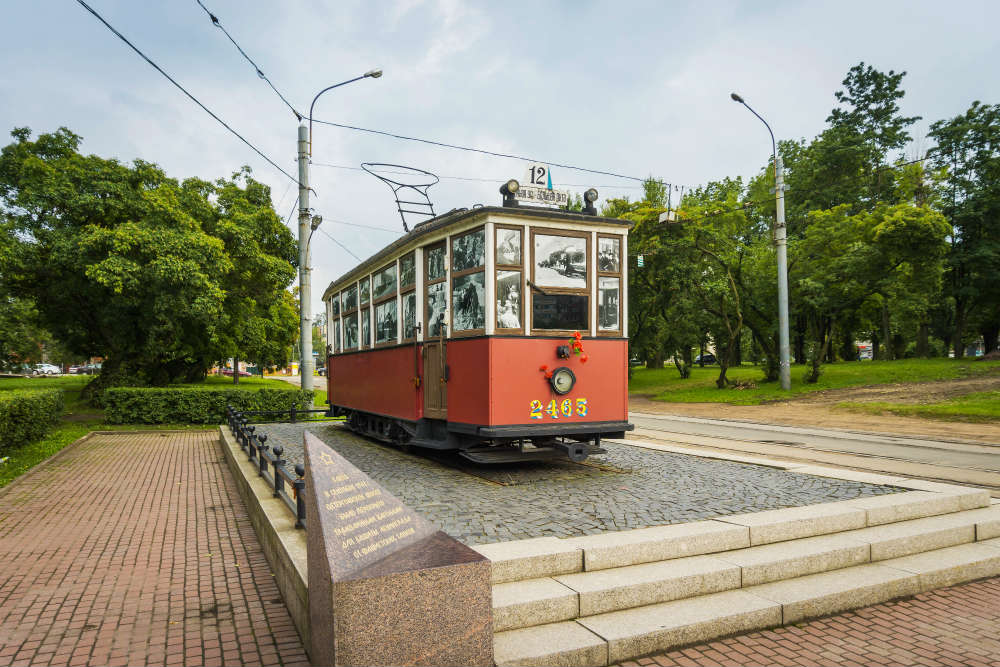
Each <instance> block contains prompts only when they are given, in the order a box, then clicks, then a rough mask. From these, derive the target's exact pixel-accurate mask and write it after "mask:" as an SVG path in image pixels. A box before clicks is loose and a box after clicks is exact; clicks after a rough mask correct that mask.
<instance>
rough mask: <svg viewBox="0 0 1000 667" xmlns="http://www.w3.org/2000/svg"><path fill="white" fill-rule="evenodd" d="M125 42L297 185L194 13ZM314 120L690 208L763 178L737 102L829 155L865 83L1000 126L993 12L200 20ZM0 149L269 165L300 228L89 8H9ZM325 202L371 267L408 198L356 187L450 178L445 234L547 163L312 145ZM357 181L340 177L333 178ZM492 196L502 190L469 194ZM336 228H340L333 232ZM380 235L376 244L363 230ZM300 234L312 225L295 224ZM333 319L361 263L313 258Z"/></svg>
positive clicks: (109, 3) (874, 8) (318, 141)
mask: <svg viewBox="0 0 1000 667" xmlns="http://www.w3.org/2000/svg"><path fill="white" fill-rule="evenodd" d="M89 1H90V4H91V5H92V6H93V7H94V9H95V10H97V11H98V12H99V13H101V14H102V15H103V16H104V17H105V19H106V20H108V21H109V22H110V23H111V24H112V25H113V26H115V27H116V28H117V29H118V30H119V31H121V32H122V33H123V34H124V35H125V36H126V37H128V38H129V39H130V40H131V41H132V42H133V43H134V44H135V45H136V46H137V47H138V48H140V49H141V50H143V51H144V52H145V53H146V55H148V56H149V57H150V58H151V59H153V60H154V61H155V62H157V63H158V64H159V65H160V66H161V67H162V68H163V69H164V70H165V71H166V72H167V73H169V74H170V75H172V76H173V77H174V78H175V79H176V80H177V81H178V82H180V83H181V84H182V85H183V86H185V87H186V88H187V89H188V90H189V91H190V92H191V93H192V94H193V95H195V96H196V97H197V98H198V99H200V100H201V101H202V102H203V103H204V104H205V105H206V106H207V107H208V108H210V109H211V110H212V111H214V112H215V113H216V114H218V115H219V116H220V117H222V118H223V119H224V120H226V121H227V122H228V123H229V124H230V125H231V126H232V127H233V128H235V129H236V130H237V131H238V132H240V133H241V134H243V136H245V137H246V138H247V139H248V140H249V141H250V142H251V143H253V144H254V145H256V146H257V147H258V148H259V149H260V150H261V151H262V152H263V153H265V154H266V155H268V156H269V157H270V158H271V159H273V160H274V161H275V162H277V163H278V164H280V165H281V166H282V167H283V168H285V169H286V170H287V171H288V172H289V173H292V174H295V173H296V163H295V137H296V120H295V118H294V116H293V115H292V113H291V112H290V111H289V110H288V108H287V107H286V106H285V105H284V103H283V102H282V101H281V100H280V99H279V98H278V97H277V95H275V94H274V93H273V92H272V91H271V89H270V88H269V87H268V86H267V84H266V83H265V82H264V81H262V80H260V79H258V78H257V76H256V75H255V73H254V72H253V70H252V68H251V66H250V65H249V64H248V63H247V62H246V61H245V60H243V58H242V56H240V54H239V52H238V51H237V50H236V49H235V48H234V47H233V45H232V44H231V43H230V42H229V40H228V39H227V38H226V36H225V35H224V34H223V33H222V31H221V30H219V29H218V28H216V27H214V26H213V25H212V24H211V22H210V20H209V18H208V16H207V15H206V13H205V11H204V10H203V9H202V8H201V7H199V6H198V3H197V2H196V0H171V1H170V2H163V1H161V2H151V1H144V2H135V1H131V2H129V1H125V0H119V1H113V0H89ZM202 2H204V4H205V5H206V6H207V7H208V8H209V9H210V10H211V11H212V12H213V13H214V14H216V15H217V16H218V18H219V20H220V22H221V23H222V25H223V26H225V28H226V29H227V30H228V31H229V32H230V33H231V34H232V35H233V37H234V38H235V39H236V40H237V41H238V42H239V43H240V45H241V46H242V47H243V48H244V50H245V51H246V52H247V54H248V55H249V56H250V57H251V58H253V59H254V60H255V61H256V63H257V64H258V65H259V66H260V67H261V69H262V70H263V71H264V73H265V74H267V75H268V77H269V78H270V79H271V81H272V82H273V83H274V85H275V86H276V87H277V88H278V90H280V91H281V92H282V93H283V94H284V95H285V96H286V97H287V98H288V99H289V100H290V101H291V102H292V104H293V105H294V106H296V108H298V109H299V110H301V111H303V112H305V111H307V110H308V107H309V102H310V101H311V100H312V97H313V95H315V94H316V93H317V92H318V91H319V90H321V89H322V88H324V87H326V86H327V85H330V84H332V83H336V82H339V81H343V80H345V79H349V78H352V77H355V76H358V75H360V74H362V73H364V72H365V71H367V70H369V69H371V68H373V67H380V68H382V69H383V70H384V72H385V74H384V76H383V77H382V78H380V79H377V80H373V79H364V80H362V81H359V82H357V83H353V84H351V85H350V86H346V87H343V88H340V89H338V90H335V91H331V92H330V93H327V94H326V95H324V96H323V97H322V98H321V99H320V101H319V102H318V103H317V105H316V111H315V117H316V118H321V119H324V120H331V121H334V122H339V123H345V124H350V125H357V126H361V127H366V128H372V129H379V130H384V131H389V132H393V133H398V134H405V135H409V136H415V137H421V138H427V139H433V140H437V141H442V142H447V143H452V144H461V145H466V146H473V147H478V148H484V149H487V150H491V151H495V152H501V153H510V154H516V155H522V156H526V157H530V158H536V159H539V160H540V161H543V162H561V163H566V164H572V165H575V166H580V167H587V168H590V169H594V170H600V171H609V172H615V173H618V174H623V175H627V176H633V177H644V176H647V175H650V174H652V175H654V176H657V177H660V178H663V179H664V180H666V181H668V182H670V183H674V184H677V185H684V186H688V187H689V186H691V185H697V184H699V183H703V182H705V181H707V180H712V179H718V178H722V177H724V176H737V175H740V176H744V177H748V176H751V175H753V174H754V173H756V172H757V170H759V169H760V167H761V165H762V164H764V163H765V162H766V160H767V156H768V154H769V152H770V143H769V139H768V136H767V132H766V130H765V129H764V127H763V126H762V125H760V123H759V121H757V119H756V118H754V117H753V116H752V115H750V113H749V112H747V111H746V110H745V109H743V108H742V107H740V106H738V105H736V104H734V103H733V102H731V101H730V100H729V93H730V92H731V91H733V90H737V91H739V92H740V93H741V94H742V95H743V96H744V97H745V98H746V99H747V101H748V102H749V103H750V104H751V105H752V106H753V107H754V108H755V109H756V110H757V111H758V112H759V113H760V114H761V115H763V116H764V117H765V118H767V119H768V121H769V122H770V123H771V125H772V127H773V128H774V130H775V133H776V134H777V135H778V137H779V138H799V137H807V138H808V137H812V136H814V135H815V134H817V133H818V132H819V131H821V130H822V128H823V125H824V120H825V118H826V116H827V114H828V113H829V111H830V109H831V108H832V107H833V105H834V102H835V100H834V98H833V93H834V91H835V90H837V89H838V88H839V86H840V82H841V80H842V79H843V78H844V75H845V73H846V72H847V70H848V69H849V68H850V67H851V66H852V65H855V64H857V63H858V62H859V61H865V62H867V63H870V64H872V65H874V66H875V67H877V68H879V69H881V70H883V71H888V70H890V69H892V70H896V71H903V70H905V71H906V72H908V74H907V76H906V78H905V79H904V87H905V89H906V91H907V95H906V98H905V99H904V101H903V104H902V107H903V108H902V111H903V112H904V113H905V114H906V115H920V116H923V117H924V120H923V121H921V122H920V123H919V125H918V127H917V129H916V131H915V132H914V133H913V134H914V138H915V142H914V145H913V146H911V147H910V148H909V150H908V153H910V154H915V153H916V152H918V151H922V150H925V149H926V148H927V146H928V143H927V141H926V140H925V138H924V134H925V133H926V130H927V126H928V125H929V123H930V122H933V121H934V120H937V119H940V118H947V117H952V116H954V115H957V114H959V113H961V112H962V111H964V110H965V109H966V108H967V107H968V105H969V104H970V103H971V102H972V101H973V100H977V99H978V100H982V101H983V102H986V103H997V102H1000V76H998V75H997V70H996V64H997V63H998V62H1000V40H998V38H997V36H996V26H997V25H998V24H1000V3H996V2H948V3H943V2H939V1H937V2H905V3H904V2H895V3H890V2H871V1H870V0H868V1H866V2H850V1H846V2H845V1H837V2H822V3H821V2H809V3H806V2H801V3H791V2H781V1H780V0H779V1H776V2H769V3H757V2H725V1H719V2H712V3H679V2H675V3H668V2H663V1H661V2H627V1H625V2H593V3H584V2H569V1H567V2H554V1H552V2H533V3H527V2H517V1H515V2H506V3H496V2H491V3H487V2H459V1H457V0H396V1H395V2H390V1H384V2H383V1H379V0H368V1H353V0H339V1H336V2H333V1H327V2H315V1H314V2H305V1H296V0H283V1H282V2H262V1H260V0H202ZM3 16H4V22H5V24H6V26H7V30H5V31H4V40H3V46H2V48H0V128H3V129H4V131H9V130H10V129H11V128H13V127H17V126H28V127H31V128H32V129H33V130H35V131H36V132H42V131H51V130H54V129H56V128H57V127H59V126H61V125H65V126H67V127H69V128H70V129H72V130H73V131H74V132H76V133H78V134H81V135H82V136H83V137H84V144H83V149H84V151H85V152H88V153H96V154H98V155H101V156H105V157H112V156H113V157H117V158H119V159H121V160H124V161H130V160H133V159H135V158H143V159H145V160H150V161H153V162H156V163H158V164H160V165H161V166H162V167H164V168H165V169H166V171H167V172H168V173H169V174H171V175H172V176H175V177H177V178H183V177H186V176H199V177H202V178H206V179H214V178H217V177H219V176H228V175H229V174H231V173H232V172H233V171H234V170H236V169H237V168H238V167H239V166H240V165H243V164H248V165H250V166H251V167H252V168H253V170H254V173H255V175H256V177H257V178H258V179H260V180H262V181H264V182H266V183H268V184H269V185H270V186H271V187H272V195H273V198H274V202H275V207H276V209H277V210H278V212H279V214H280V215H282V216H286V215H287V214H288V213H289V212H290V211H291V209H292V206H293V205H294V202H295V197H296V192H295V188H294V187H291V185H292V184H291V181H289V179H287V178H286V177H285V176H283V175H282V174H281V173H280V172H278V171H277V170H276V169H274V168H273V167H271V166H270V165H269V164H268V163H267V162H265V161H264V160H262V159H261V158H259V157H258V156H257V155H256V154H254V153H253V152H252V151H251V150H250V149H249V148H247V147H246V146H245V145H244V144H242V143H241V142H240V141H239V140H238V139H236V138H235V137H233V136H232V135H231V134H229V133H228V132H227V131H226V130H225V129H224V128H222V127H221V126H220V125H218V124H217V123H216V122H215V121H214V120H212V119H211V118H210V117H209V116H208V115H207V114H205V112H204V111H202V110H201V109H199V108H198V107H197V106H195V104H194V103H193V102H191V101H190V100H189V99H187V98H186V97H185V96H184V95H183V94H182V93H181V92H180V91H178V90H177V89H176V88H174V87H173V86H172V85H171V84H170V83H169V82H168V81H167V80H166V79H164V78H163V77H162V76H161V75H160V74H159V73H157V72H156V71H155V70H153V69H152V68H151V67H150V66H149V65H148V64H147V63H146V62H144V61H143V60H142V59H141V58H140V57H139V56H138V55H136V54H135V53H134V52H133V51H131V49H129V48H128V47H127V46H126V45H125V44H124V43H122V42H121V41H119V40H118V38H116V37H115V36H114V35H113V34H112V33H110V32H109V31H108V29H107V28H105V27H104V26H103V25H102V24H100V23H99V22H98V21H97V20H96V19H95V18H94V17H93V16H91V15H90V14H89V13H87V12H86V10H84V9H83V7H81V6H80V5H79V4H78V3H77V2H74V1H73V0H59V1H52V0H48V1H46V0H42V1H37V2H19V3H14V2H9V3H5V6H4V9H3ZM313 161H314V166H313V168H312V184H313V187H314V188H315V189H316V191H317V193H318V198H316V199H315V200H314V201H313V206H314V208H315V210H316V212H317V213H319V214H321V215H323V217H324V219H325V222H324V223H323V227H322V229H323V230H324V232H325V233H327V234H330V235H332V236H334V237H336V238H337V240H339V241H340V242H341V243H343V245H344V246H346V247H347V248H349V249H350V250H351V251H352V252H353V253H354V254H356V255H358V256H360V257H362V258H364V257H367V256H369V255H370V254H372V253H374V252H375V251H376V250H378V249H379V248H381V247H382V246H383V245H385V244H387V243H388V242H390V241H392V240H393V239H394V238H396V236H397V234H398V232H393V231H384V230H382V229H372V228H371V227H379V228H385V229H386V230H398V231H400V232H401V224H400V221H399V216H398V214H397V212H396V208H395V204H394V201H393V198H392V195H391V192H390V190H389V188H388V187H387V186H385V185H384V184H382V183H381V182H379V181H377V180H376V179H375V178H374V177H372V176H370V175H368V174H365V173H364V172H362V171H358V170H357V167H358V166H359V164H360V163H361V162H390V163H397V164H405V165H411V166H415V167H419V168H422V169H426V170H429V171H432V172H434V173H436V174H438V175H440V176H441V177H442V180H441V182H440V183H439V184H438V185H436V186H434V187H433V188H432V189H431V194H432V198H433V202H434V205H435V207H436V210H437V211H438V212H444V211H448V210H450V209H452V208H455V207H465V206H472V205H474V204H477V203H483V204H496V203H498V202H499V194H498V193H497V188H498V187H499V184H500V182H501V181H503V180H506V179H507V178H510V177H515V178H521V177H522V174H523V172H524V170H525V167H526V163H525V162H524V161H521V160H512V159H504V158H496V157H489V156H485V155H477V154H474V153H467V152H462V151H457V150H451V149H445V148H439V147H434V146H429V145H426V144H420V143H414V142H407V141H400V140H397V139H391V138H387V137H381V136H377V135H372V134H367V133H362V132H356V131H350V130H344V129H339V128H335V127H329V126H315V127H314V147H313ZM321 163H322V164H323V165H336V166H335V167H330V166H320V164H321ZM462 179H482V180H462ZM553 181H554V185H555V186H556V187H565V188H568V189H571V190H575V191H577V192H581V191H582V190H584V189H586V187H589V186H596V187H597V188H598V190H599V191H600V193H601V197H602V199H603V198H604V197H608V196H622V195H631V196H633V197H634V196H635V195H636V194H637V193H638V192H639V190H638V188H637V187H636V186H637V183H636V182H635V181H632V180H628V179H623V178H615V177H611V176H603V175H597V174H591V173H586V172H580V171H573V170H570V169H565V168H558V167H554V168H553ZM334 221H339V222H334ZM342 223H353V224H354V225H367V226H369V227H359V226H352V225H347V224H342ZM291 224H292V225H294V224H295V223H294V220H293V221H292V222H291ZM313 243H314V245H313V263H314V266H315V271H314V295H315V302H316V303H315V305H314V308H315V309H316V311H317V312H320V310H319V296H320V294H321V293H322V291H323V289H324V288H325V287H326V286H327V285H328V284H329V282H330V280H332V279H333V278H335V277H337V276H339V275H340V274H342V273H343V272H345V271H346V270H348V269H350V268H351V267H352V266H353V265H354V264H355V263H356V260H355V259H354V258H353V257H352V256H351V255H350V254H348V253H347V252H346V251H345V250H343V249H341V248H340V247H338V246H337V245H336V244H335V243H334V242H333V241H332V240H331V239H330V238H329V237H328V236H325V235H323V234H317V235H316V236H315V237H314V241H313Z"/></svg>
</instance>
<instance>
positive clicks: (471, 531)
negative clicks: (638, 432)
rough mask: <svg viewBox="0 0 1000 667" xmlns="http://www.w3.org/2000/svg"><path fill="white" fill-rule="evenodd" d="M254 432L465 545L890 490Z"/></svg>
mask: <svg viewBox="0 0 1000 667" xmlns="http://www.w3.org/2000/svg"><path fill="white" fill-rule="evenodd" d="M258 428H259V432H263V433H266V434H267V435H268V444H269V445H273V444H279V443H280V444H281V445H282V446H284V447H285V458H288V459H289V460H290V461H291V465H294V463H298V462H301V461H302V433H303V431H304V430H305V429H308V430H309V431H311V432H312V433H314V434H315V435H316V436H318V437H319V438H321V439H322V440H323V441H324V442H326V443H327V444H328V445H330V446H331V447H333V448H334V449H335V450H336V451H337V452H338V453H340V454H341V455H342V456H344V457H345V458H347V459H348V460H349V461H351V463H353V464H354V465H356V466H357V467H358V468H360V469H361V470H363V471H364V472H365V473H367V474H368V475H370V476H371V477H373V478H374V479H375V480H377V481H378V482H379V483H380V484H382V485H383V486H385V487H386V488H387V489H388V490H389V491H391V492H392V493H393V494H395V495H396V496H397V497H399V498H400V499H402V500H403V502H405V503H406V504H407V505H409V506H410V507H412V508H413V509H415V510H417V511H418V512H420V513H421V514H422V515H424V516H425V517H426V518H427V519H429V520H430V521H433V522H434V523H435V524H437V525H438V527H440V528H441V530H443V531H445V532H447V533H448V534H449V535H451V536H452V537H454V538H456V539H458V540H461V541H462V542H465V543H466V544H488V543H491V542H503V541H508V540H519V539H525V538H531V537H545V536H555V537H573V536H578V535H590V534H595V533H602V532H606V531H614V530H631V529H634V528H646V527H649V526H660V525H666V524H671V523H683V522H688V521H696V520H698V519H709V518H713V517H718V516H725V515H729V514H740V513H744V512H759V511H762V510H769V509H778V508H782V507H796V506H801V505H810V504H815V503H823V502H832V501H837V500H849V499H851V498H859V497H862V496H872V495H881V494H885V493H892V492H895V491H897V490H898V489H895V488H894V487H889V486H877V485H873V484H864V483H861V482H849V481H844V480H839V479H832V478H825V477H816V476H812V475H800V474H796V473H791V472H788V471H785V470H780V469H776V468H769V467H766V466H759V465H748V464H742V463H732V462H728V461H720V460H717V459H707V458H701V457H696V456H687V455H683V454H672V453H667V452H659V451H652V450H647V449H641V448H638V447H631V446H628V445H620V444H613V443H607V444H605V445H604V446H605V448H606V449H607V450H608V453H607V454H605V455H601V456H595V457H591V458H589V459H587V461H586V462H585V463H584V464H582V465H581V464H574V463H570V462H568V461H561V462H553V463H530V464H517V465H505V466H489V467H487V466H480V467H477V466H473V465H471V464H468V463H467V462H463V460H461V459H459V458H458V457H457V456H452V457H450V458H449V459H446V460H447V461H448V463H449V464H450V465H449V464H446V463H442V462H441V461H439V460H432V459H428V458H426V457H424V456H420V455H418V454H412V453H405V452H403V451H401V450H399V449H396V448H393V447H391V446H389V445H384V444H381V443H377V442H374V441H372V440H368V439H366V438H361V437H359V436H356V435H354V434H353V433H351V432H350V431H347V430H346V429H345V428H344V427H342V426H337V425H318V424H266V425H261V426H259V427H258ZM463 470H465V471H463ZM466 471H468V472H466ZM470 472H474V473H476V474H470ZM478 475H482V476H478Z"/></svg>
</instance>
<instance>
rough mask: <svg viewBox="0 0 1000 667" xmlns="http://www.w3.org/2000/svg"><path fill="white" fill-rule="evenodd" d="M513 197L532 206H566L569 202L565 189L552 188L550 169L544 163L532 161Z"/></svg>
mask: <svg viewBox="0 0 1000 667" xmlns="http://www.w3.org/2000/svg"><path fill="white" fill-rule="evenodd" d="M520 185H521V187H520V188H518V190H517V192H515V193H514V199H516V200H517V201H518V202H521V203H524V204H531V205H533V206H539V205H542V206H566V205H567V204H569V192H568V191H567V190H554V189H553V188H552V171H551V170H550V169H549V166H548V165H546V164H539V163H537V162H536V163H532V164H529V165H528V168H527V170H526V171H525V174H524V182H523V183H521V184H520Z"/></svg>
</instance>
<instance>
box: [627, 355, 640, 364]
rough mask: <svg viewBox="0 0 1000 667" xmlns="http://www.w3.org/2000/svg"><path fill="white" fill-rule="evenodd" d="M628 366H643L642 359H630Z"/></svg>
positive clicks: (633, 357)
mask: <svg viewBox="0 0 1000 667" xmlns="http://www.w3.org/2000/svg"><path fill="white" fill-rule="evenodd" d="M628 365H629V366H642V359H640V358H639V357H637V356H634V355H633V356H632V357H630V358H629V360H628Z"/></svg>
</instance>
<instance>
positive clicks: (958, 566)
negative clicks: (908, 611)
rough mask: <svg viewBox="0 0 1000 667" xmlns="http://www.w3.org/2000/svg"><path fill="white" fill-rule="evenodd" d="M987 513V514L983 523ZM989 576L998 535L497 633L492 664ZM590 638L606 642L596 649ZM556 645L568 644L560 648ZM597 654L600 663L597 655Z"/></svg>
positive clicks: (630, 650)
mask: <svg viewBox="0 0 1000 667" xmlns="http://www.w3.org/2000/svg"><path fill="white" fill-rule="evenodd" d="M992 520H993V518H991V517H987V518H986V519H985V520H984V523H986V522H988V521H992ZM996 575H1000V538H991V539H986V540H983V541H980V542H975V543H968V544H960V545H957V546H951V547H945V548H938V549H934V550H932V551H927V552H923V553H918V554H913V555H909V556H902V557H898V558H890V559H887V560H883V561H880V562H878V563H866V564H862V565H854V566H851V567H846V568H841V569H838V570H832V571H828V572H821V573H817V574H810V575H805V576H800V577H795V578H792V579H786V580H782V581H776V582H771V583H765V584H759V585H755V586H749V587H747V588H742V589H740V590H727V591H722V592H717V593H710V594H707V595H701V596H697V597H690V598H685V599H680V600H674V601H670V602H661V603H656V604H649V605H645V606H642V607H635V608H632V609H624V610H619V611H611V612H606V613H601V614H596V615H591V616H583V617H581V618H578V619H576V621H563V622H560V623H553V624H548V625H542V626H534V627H530V628H522V629H516V630H508V631H506V632H499V633H497V634H496V635H495V642H494V658H495V660H496V663H497V665H514V664H519V665H524V664H534V665H584V664H586V665H591V664H613V663H616V662H620V661H623V660H629V659H633V658H637V657H640V656H643V655H648V654H651V653H655V652H660V651H666V650H669V649H671V648H673V647H676V646H681V645H685V644H690V643H694V642H700V641H706V640H710V639H714V638H717V637H721V636H725V635H729V634H734V633H738V632H745V631H749V630H754V629H760V628H766V627H772V626H777V625H782V624H787V623H794V622H796V621H799V620H803V619H807V618H813V617H817V616H822V615H825V614H831V613H836V612H839V611H844V610H847V609H854V608H857V607H862V606H866V605H870V604H876V603H879V602H884V601H886V600H890V599H893V598H896V597H902V596H908V595H913V594H916V593H919V592H922V591H926V590H931V589H933V588H937V587H940V586H950V585H954V584H958V583H962V582H965V581H971V580H974V579H979V578H982V577H988V576H996ZM595 637H597V638H600V639H601V640H602V641H603V642H604V643H605V651H604V652H603V654H602V651H601V650H600V647H599V646H598V645H595V644H594V638H595ZM542 638H544V639H542ZM533 646H534V647H536V648H532V647H533ZM561 646H567V647H569V648H567V649H566V650H565V651H564V650H562V649H560V648H558V647H561ZM602 655H604V656H605V657H604V659H605V660H606V661H607V662H605V663H601V662H599V660H600V659H601V656H602Z"/></svg>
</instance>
